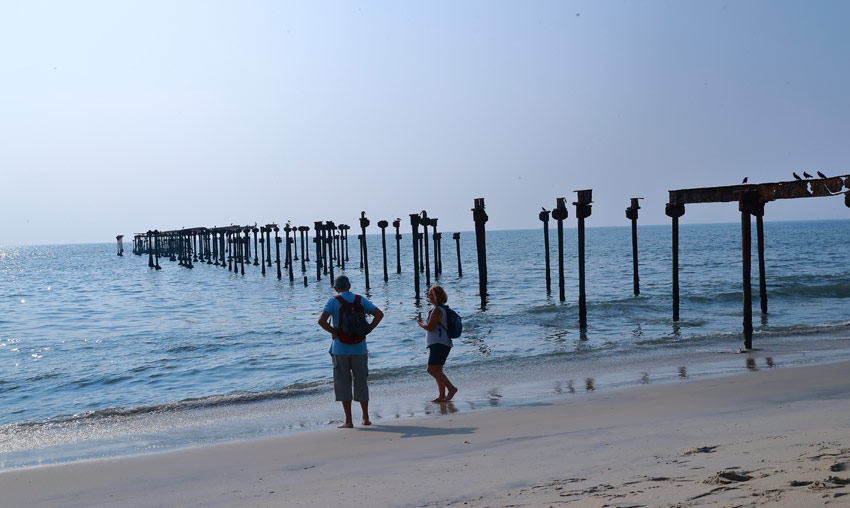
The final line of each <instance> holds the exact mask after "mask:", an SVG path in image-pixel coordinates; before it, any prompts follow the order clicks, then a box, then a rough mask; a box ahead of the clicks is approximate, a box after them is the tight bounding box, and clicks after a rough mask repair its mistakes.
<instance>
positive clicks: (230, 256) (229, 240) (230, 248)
mask: <svg viewBox="0 0 850 508" xmlns="http://www.w3.org/2000/svg"><path fill="white" fill-rule="evenodd" d="M225 235H226V236H227V271H228V272H232V271H233V261H235V256H234V255H233V232H232V231H226V232H225Z"/></svg>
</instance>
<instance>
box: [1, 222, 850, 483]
mask: <svg viewBox="0 0 850 508" xmlns="http://www.w3.org/2000/svg"><path fill="white" fill-rule="evenodd" d="M550 224H551V227H550V235H549V236H550V242H549V243H550V253H551V271H550V275H551V289H550V290H548V291H547V288H546V268H545V266H546V265H545V257H544V250H545V249H544V239H543V238H544V235H543V229H542V227H541V228H539V229H535V230H522V231H495V230H494V231H488V232H487V234H486V252H487V274H488V281H487V289H486V294H485V295H484V296H483V297H482V295H481V294H480V291H479V270H478V262H477V259H478V257H477V251H476V240H475V233H474V232H469V231H464V232H461V233H460V254H459V255H458V250H457V245H456V243H455V241H454V240H452V239H451V233H453V232H443V241H442V249H441V262H442V273H441V274H440V275H439V276H435V274H434V273H433V272H434V259H433V249H430V252H429V254H430V256H431V257H430V258H429V265H430V266H429V272H430V273H425V272H420V278H421V282H420V285H421V286H420V296H421V298H420V299H417V298H416V293H415V288H414V270H415V268H414V266H413V255H412V245H411V244H412V242H411V240H410V232H407V233H405V232H404V231H402V236H403V238H402V240H401V244H400V245H401V248H400V250H399V254H400V257H401V273H397V268H398V267H397V261H396V260H397V255H396V252H397V248H396V241H395V238H394V235H393V234H390V235H388V238H387V246H386V253H387V266H388V269H387V271H388V273H387V275H386V279H385V276H384V268H383V261H382V258H383V250H382V246H381V236H380V234H374V233H372V234H368V235H367V237H366V238H367V254H368V271H369V286H370V287H369V288H367V287H366V270H365V267H362V268H361V262H360V261H361V260H360V255H359V252H360V250H359V249H358V248H357V246H356V245H355V243H354V242H356V240H352V243H351V244H350V245H349V260H348V261H347V262H346V264H345V270H344V271H343V270H342V267H341V266H335V267H334V271H335V274H340V273H344V274H346V275H347V276H348V277H349V278H350V279H351V281H352V286H353V288H352V289H353V291H355V292H357V293H360V294H363V295H364V296H366V297H367V298H369V299H370V300H371V301H372V302H373V303H375V304H376V305H377V306H378V307H379V308H381V309H382V310H383V312H384V315H385V318H384V320H383V322H382V323H381V324H380V326H379V327H378V328H377V329H376V330H375V331H374V332H373V333H372V334H371V335H370V336H369V338H368V349H369V369H370V372H369V381H370V397H371V401H370V410H371V415H372V421H373V423H374V424H375V425H381V424H383V423H387V422H392V421H398V420H404V419H409V418H416V417H425V418H429V417H434V418H436V417H441V416H442V415H445V414H454V413H463V412H470V411H483V410H488V409H490V408H494V407H503V406H522V405H534V404H542V403H546V402H547V401H551V400H553V399H560V398H569V397H582V396H586V395H587V394H588V393H591V392H604V391H606V390H616V389H622V388H624V387H631V386H638V385H641V384H653V383H677V382H686V381H687V380H689V379H700V378H706V377H710V376H721V375H730V374H737V373H747V372H752V371H757V370H763V369H771V368H786V367H792V366H796V365H812V364H824V363H829V362H834V361H841V360H847V359H850V312H848V311H850V246H848V240H850V220H826V221H799V222H766V223H765V225H764V231H765V264H766V286H767V297H768V305H769V308H768V312H767V313H766V314H763V313H762V312H761V310H760V308H759V281H758V263H757V259H758V258H757V253H756V251H755V248H756V241H755V238H753V242H752V245H753V270H752V287H753V324H754V330H755V331H754V337H753V348H754V349H753V350H752V351H742V348H743V347H744V337H743V331H742V330H743V327H742V319H743V303H742V302H743V300H742V261H741V227H740V224H693V225H691V224H684V225H681V226H680V240H679V245H680V247H679V266H680V268H679V278H680V295H681V303H680V319H679V320H678V321H674V320H673V319H672V268H671V266H672V264H671V260H672V252H671V230H670V227H669V226H640V227H639V228H638V242H639V275H640V294H639V295H635V294H634V290H633V271H632V270H633V268H632V266H633V265H632V245H631V228H630V227H589V228H587V230H586V294H587V327H586V328H582V327H580V326H579V305H578V299H579V288H578V257H577V252H578V248H577V234H576V233H577V231H576V229H575V228H574V227H567V228H565V229H564V287H565V296H566V299H565V300H564V301H561V300H560V297H559V274H558V245H557V234H556V229H555V227H554V222H553V223H550ZM370 233H371V232H370ZM753 234H754V235H755V228H753ZM353 237H354V235H352V238H353ZM310 245H311V246H312V245H313V244H312V242H311V243H310ZM125 247H126V250H125V252H124V255H123V256H118V255H117V245H116V243H115V242H107V243H103V244H79V245H39V246H19V247H2V248H0V469H10V468H21V467H30V466H37V465H43V464H54V463H62V462H69V461H77V460H84V459H97V458H105V457H115V456H123V455H128V454H138V453H149V452H156V451H161V450H172V449H176V448H180V447H187V446H199V445H209V444H213V443H219V442H226V441H233V440H244V439H256V438H261V437H268V436H278V435H282V434H287V433H293V432H309V431H315V430H320V429H330V428H333V426H335V425H338V424H339V423H340V421H341V418H342V410H341V407H340V405H339V403H338V402H335V401H334V397H333V390H332V372H331V359H330V356H329V353H328V348H329V346H330V338H329V336H328V334H326V333H324V332H323V331H322V330H321V329H320V328H319V326H318V325H317V319H318V316H319V313H320V311H321V310H322V307H323V306H324V304H325V302H326V301H327V299H328V298H329V297H331V296H333V295H334V292H333V290H332V288H331V279H330V274H327V275H325V274H324V273H322V274H321V278H320V279H318V278H317V273H316V265H315V252H312V253H310V261H309V262H307V261H306V260H304V264H305V269H306V270H305V271H303V272H302V267H301V264H302V260H301V256H300V247H299V248H298V250H299V252H298V254H299V260H298V261H294V265H293V266H294V280H293V281H290V279H289V276H288V273H287V271H286V270H285V269H284V270H283V274H282V275H283V277H282V278H280V279H279V278H278V277H277V267H276V265H275V266H272V267H267V269H266V274H265V275H263V274H262V272H261V267H260V266H257V265H254V264H253V262H251V263H248V264H246V266H245V273H244V275H243V274H242V273H241V267H240V270H238V271H232V270H230V269H228V267H227V266H216V265H213V264H207V263H206V262H201V261H198V262H195V263H194V268H192V269H189V268H185V267H183V266H180V265H179V264H178V263H177V262H175V261H170V260H168V259H167V258H161V259H160V260H159V263H160V266H162V269H161V270H154V269H151V268H149V267H148V256H147V255H143V256H137V255H134V254H133V253H132V252H131V250H132V245H130V244H126V245H125ZM273 265H274V264H273ZM461 270H462V276H461V275H460V273H459V271H461ZM427 282H430V283H432V284H434V283H439V284H440V285H442V286H443V287H444V288H445V289H446V291H447V293H448V296H449V301H448V303H449V305H450V306H451V307H452V308H454V309H455V310H456V311H458V313H459V314H460V315H461V316H462V317H463V324H464V331H463V334H462V336H461V337H460V338H458V339H455V341H454V344H455V346H454V348H453V349H452V353H451V355H450V356H449V359H448V362H447V364H446V367H445V372H446V374H447V375H448V376H449V378H450V379H451V380H452V381H453V382H454V383H455V384H456V385H457V386H458V387H459V388H460V391H459V392H458V394H457V396H456V397H455V399H454V400H453V401H451V402H450V403H447V404H438V403H431V402H429V401H430V399H432V398H434V397H436V395H437V390H436V384H435V383H434V381H433V380H432V379H431V378H430V377H429V376H428V375H427V373H426V372H425V367H426V363H427V357H428V355H427V350H426V348H425V339H424V332H423V330H421V329H420V328H419V327H418V326H417V325H416V323H415V319H416V316H417V313H420V312H421V313H422V314H423V315H424V314H426V313H427V311H428V308H429V305H428V303H427V298H425V294H426V292H427ZM744 387H745V385H742V389H743V388H744ZM354 413H355V423H357V417H358V416H359V410H358V408H357V407H355V411H354ZM565 424H568V422H565Z"/></svg>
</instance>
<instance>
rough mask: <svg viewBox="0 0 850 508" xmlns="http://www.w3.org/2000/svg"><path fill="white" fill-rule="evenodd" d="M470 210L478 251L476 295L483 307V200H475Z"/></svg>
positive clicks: (485, 284) (484, 266)
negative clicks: (479, 297) (477, 294)
mask: <svg viewBox="0 0 850 508" xmlns="http://www.w3.org/2000/svg"><path fill="white" fill-rule="evenodd" d="M474 203H475V204H474V206H473V208H472V220H473V221H475V245H476V247H477V250H478V293H479V295H480V296H481V305H482V306H483V305H484V303H485V302H486V299H487V238H486V236H487V232H486V230H485V224H486V223H487V219H488V217H487V212H485V211H484V198H476V199H475V201H474Z"/></svg>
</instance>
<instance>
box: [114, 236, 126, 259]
mask: <svg viewBox="0 0 850 508" xmlns="http://www.w3.org/2000/svg"><path fill="white" fill-rule="evenodd" d="M115 240H116V241H117V242H118V255H119V256H122V257H123V256H124V235H118V236H116V237H115Z"/></svg>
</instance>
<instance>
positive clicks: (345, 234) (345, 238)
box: [341, 224, 351, 261]
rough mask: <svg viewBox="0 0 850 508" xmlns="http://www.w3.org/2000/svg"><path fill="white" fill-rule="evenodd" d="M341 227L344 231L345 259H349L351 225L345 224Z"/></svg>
mask: <svg viewBox="0 0 850 508" xmlns="http://www.w3.org/2000/svg"><path fill="white" fill-rule="evenodd" d="M341 229H342V232H343V233H344V235H343V236H344V238H343V243H344V244H345V260H346V261H349V258H348V230H349V229H351V226H349V225H348V224H343V227H342V228H341Z"/></svg>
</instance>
